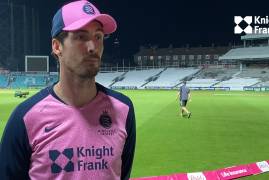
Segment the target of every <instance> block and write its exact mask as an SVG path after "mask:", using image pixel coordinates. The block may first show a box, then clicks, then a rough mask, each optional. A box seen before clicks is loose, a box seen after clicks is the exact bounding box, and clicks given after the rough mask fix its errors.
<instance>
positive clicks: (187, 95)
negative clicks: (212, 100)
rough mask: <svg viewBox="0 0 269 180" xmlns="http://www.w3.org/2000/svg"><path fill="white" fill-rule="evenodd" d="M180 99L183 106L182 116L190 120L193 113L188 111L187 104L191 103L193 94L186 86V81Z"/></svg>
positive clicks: (179, 95)
mask: <svg viewBox="0 0 269 180" xmlns="http://www.w3.org/2000/svg"><path fill="white" fill-rule="evenodd" d="M178 97H179V101H180V106H181V116H182V117H183V116H185V115H187V116H188V118H190V117H191V112H190V111H189V110H188V109H187V103H188V101H190V97H191V93H190V88H189V87H187V86H186V81H184V82H183V85H182V86H181V87H180V89H179V92H178Z"/></svg>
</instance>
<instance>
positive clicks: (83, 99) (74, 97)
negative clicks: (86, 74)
mask: <svg viewBox="0 0 269 180" xmlns="http://www.w3.org/2000/svg"><path fill="white" fill-rule="evenodd" d="M53 90H54V92H55V94H56V95H57V96H58V97H59V98H60V99H61V100H62V101H64V102H65V103H66V104H68V105H71V106H75V107H82V106H84V105H86V104H88V103H89V102H90V101H92V100H93V99H94V98H95V96H96V94H97V88H96V84H95V79H94V78H92V79H87V80H85V79H83V80H82V79H76V78H70V79H64V78H60V81H59V82H58V83H57V84H56V85H55V86H54V87H53Z"/></svg>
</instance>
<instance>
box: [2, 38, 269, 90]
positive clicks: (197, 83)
mask: <svg viewBox="0 0 269 180" xmlns="http://www.w3.org/2000/svg"><path fill="white" fill-rule="evenodd" d="M241 39H242V41H243V43H242V44H243V46H242V47H230V46H229V47H214V46H212V47H197V48H189V47H187V48H172V47H169V48H163V49H162V48H159V49H158V48H149V49H145V48H144V49H143V48H142V49H140V51H139V52H138V53H137V54H135V55H134V61H135V62H136V63H137V65H138V66H136V67H130V66H129V67H128V66H127V67H126V66H125V67H108V66H105V67H102V68H101V71H100V73H99V74H98V75H97V77H96V81H97V82H99V83H101V84H103V85H104V86H106V87H109V88H113V89H177V88H179V87H180V86H181V83H182V82H183V81H187V85H188V86H189V87H190V88H192V89H197V90H204V89H205V90H216V89H221V90H251V91H254V90H255V91H268V90H269V35H245V36H242V37H241ZM29 57H30V58H32V59H31V60H27V58H29ZM34 57H35V56H26V58H25V67H28V69H29V67H33V69H32V70H31V71H27V68H25V70H26V71H25V72H12V71H10V70H7V69H6V68H4V67H2V69H1V75H0V87H1V88H40V87H45V86H49V85H51V84H53V83H54V82H56V81H57V80H58V73H57V72H49V69H48V66H49V65H48V63H46V62H48V57H47V58H46V57H45V58H44V57H40V56H36V57H37V58H34ZM40 58H43V59H44V60H43V61H42V60H40ZM35 61H36V62H35ZM41 66H42V67H43V66H44V68H43V69H42V68H38V69H37V70H35V68H34V67H41Z"/></svg>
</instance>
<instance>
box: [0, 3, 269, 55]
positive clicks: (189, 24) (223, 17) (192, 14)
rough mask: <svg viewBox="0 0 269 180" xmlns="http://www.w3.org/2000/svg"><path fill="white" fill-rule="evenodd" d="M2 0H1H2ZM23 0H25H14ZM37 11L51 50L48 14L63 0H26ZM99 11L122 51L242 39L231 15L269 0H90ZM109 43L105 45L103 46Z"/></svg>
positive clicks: (259, 9) (263, 6)
mask: <svg viewBox="0 0 269 180" xmlns="http://www.w3.org/2000/svg"><path fill="white" fill-rule="evenodd" d="M1 1H2V0H1ZM17 1H23V0H17ZM24 1H27V3H29V4H31V5H32V6H34V7H36V8H37V9H38V10H39V13H40V24H41V33H42V35H41V51H42V52H41V53H43V54H48V53H50V27H51V19H52V17H53V15H54V13H55V12H56V11H57V9H58V8H60V7H61V5H62V4H63V3H66V2H70V0H69V1H67V0H24ZM91 2H92V3H93V4H95V5H96V6H97V7H98V8H99V9H100V10H101V12H103V13H108V14H110V15H112V16H113V17H114V18H115V19H116V21H117V23H118V29H117V32H116V33H115V34H113V35H112V36H111V37H110V40H109V41H112V40H113V39H115V38H116V37H117V38H118V39H119V41H120V47H121V53H122V55H123V56H132V55H133V54H134V53H136V52H137V51H138V50H139V46H140V45H144V46H146V45H148V44H151V45H158V46H159V47H168V46H169V44H173V47H182V46H184V45H186V44H189V45H190V47H192V46H199V45H203V46H211V44H212V43H214V44H215V45H228V43H229V42H231V43H234V42H236V43H240V36H239V35H234V34H233V28H234V23H233V17H234V16H235V15H240V16H246V15H250V16H255V15H256V16H258V15H260V16H265V15H268V14H269V1H246V0H233V1H229V0H221V1H217V0H215V1H213V0H200V1H199V0H197V1H195V0H188V1H187V0H164V1H159V0H135V1H134V0H132V1H130V0H94V1H91ZM107 48H109V47H107Z"/></svg>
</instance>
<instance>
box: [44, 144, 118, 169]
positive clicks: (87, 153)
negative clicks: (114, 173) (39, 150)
mask: <svg viewBox="0 0 269 180" xmlns="http://www.w3.org/2000/svg"><path fill="white" fill-rule="evenodd" d="M113 156H114V148H113V147H112V146H110V147H107V146H102V147H95V146H91V147H87V148H86V147H76V148H66V149H64V150H63V151H59V150H56V149H54V150H50V151H49V158H50V160H51V161H52V164H51V173H53V174H57V173H62V172H74V171H92V170H97V171H98V170H104V169H108V168H109V160H108V157H113ZM75 159H76V160H75Z"/></svg>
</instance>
